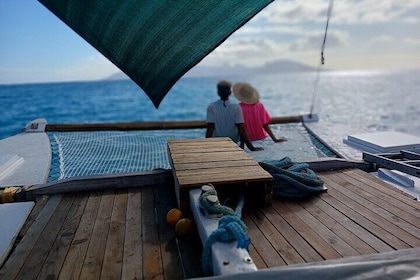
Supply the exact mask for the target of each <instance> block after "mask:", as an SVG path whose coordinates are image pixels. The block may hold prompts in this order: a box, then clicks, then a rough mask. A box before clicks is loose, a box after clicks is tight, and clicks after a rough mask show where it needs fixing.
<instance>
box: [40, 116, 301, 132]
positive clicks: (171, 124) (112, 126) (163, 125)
mask: <svg viewBox="0 0 420 280" xmlns="http://www.w3.org/2000/svg"><path fill="white" fill-rule="evenodd" d="M296 122H302V116H301V115H296V116H282V117H272V118H271V121H270V124H284V123H296ZM206 127H207V123H206V121H205V120H190V121H156V122H128V123H89V124H47V125H46V127H45V131H63V132H64V131H100V130H123V131H124V130H165V129H195V128H206Z"/></svg>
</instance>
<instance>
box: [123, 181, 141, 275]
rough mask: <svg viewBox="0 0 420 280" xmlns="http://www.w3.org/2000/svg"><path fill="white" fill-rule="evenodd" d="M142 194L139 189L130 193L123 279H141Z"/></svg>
mask: <svg viewBox="0 0 420 280" xmlns="http://www.w3.org/2000/svg"><path fill="white" fill-rule="evenodd" d="M141 198H142V194H141V191H140V190H139V189H135V190H134V189H131V191H130V192H129V193H128V201H127V214H126V227H125V242H124V256H123V266H122V272H121V279H141V278H142V276H143V272H142V271H143V263H142V262H141V261H140V260H141V259H142V258H143V257H144V256H143V254H142V251H143V244H142V241H141V234H140V233H141V232H142V204H141Z"/></svg>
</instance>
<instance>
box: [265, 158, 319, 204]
mask: <svg viewBox="0 0 420 280" xmlns="http://www.w3.org/2000/svg"><path fill="white" fill-rule="evenodd" d="M259 164H260V166H261V167H262V168H264V169H265V170H266V171H267V172H269V173H270V174H271V175H272V176H273V182H272V188H273V196H275V197H278V198H285V199H304V198H307V197H310V196H313V195H316V194H319V193H321V192H325V191H326V188H325V187H324V181H323V180H322V179H320V178H318V176H317V175H316V173H315V172H314V171H313V170H311V169H310V168H309V164H307V163H296V162H293V161H292V160H291V159H290V158H289V157H284V158H283V159H280V160H264V161H261V162H259Z"/></svg>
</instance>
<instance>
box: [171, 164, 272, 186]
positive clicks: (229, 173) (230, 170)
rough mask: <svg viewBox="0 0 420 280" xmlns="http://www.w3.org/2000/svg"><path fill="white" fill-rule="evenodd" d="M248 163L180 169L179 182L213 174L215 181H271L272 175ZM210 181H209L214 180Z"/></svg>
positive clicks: (177, 173)
mask: <svg viewBox="0 0 420 280" xmlns="http://www.w3.org/2000/svg"><path fill="white" fill-rule="evenodd" d="M255 167H256V166H252V165H247V166H235V167H230V166H226V167H215V168H203V169H196V170H179V171H176V175H177V177H178V179H179V182H180V183H181V184H183V183H182V182H189V181H194V179H197V180H199V179H198V178H197V177H201V176H203V177H205V176H210V177H211V176H213V180H212V181H214V182H217V181H225V180H237V181H239V182H244V181H245V180H257V181H271V178H272V176H271V175H270V174H269V173H268V172H267V171H265V170H263V169H261V168H260V167H259V166H257V168H255ZM212 181H209V182H212Z"/></svg>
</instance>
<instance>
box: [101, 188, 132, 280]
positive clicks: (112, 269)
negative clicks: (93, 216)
mask: <svg viewBox="0 0 420 280" xmlns="http://www.w3.org/2000/svg"><path fill="white" fill-rule="evenodd" d="M126 213H127V190H117V191H116V193H115V196H114V206H113V208H112V214H111V222H110V225H109V233H108V239H107V242H106V246H105V254H104V261H103V264H102V271H101V278H104V279H118V278H120V277H121V271H122V263H123V250H124V236H125V235H124V233H125V222H126V220H125V217H126Z"/></svg>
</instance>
